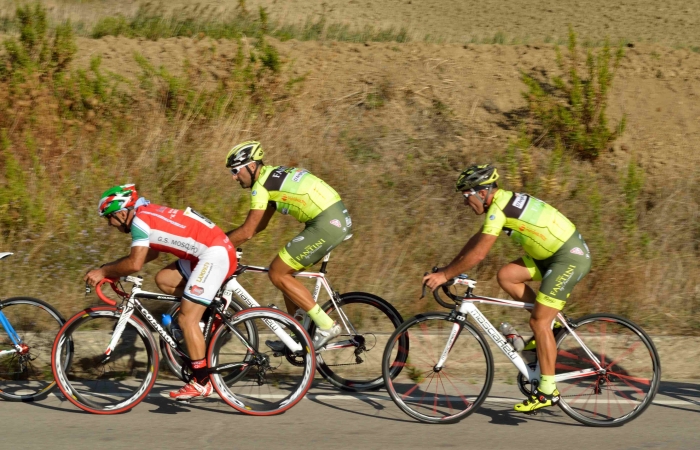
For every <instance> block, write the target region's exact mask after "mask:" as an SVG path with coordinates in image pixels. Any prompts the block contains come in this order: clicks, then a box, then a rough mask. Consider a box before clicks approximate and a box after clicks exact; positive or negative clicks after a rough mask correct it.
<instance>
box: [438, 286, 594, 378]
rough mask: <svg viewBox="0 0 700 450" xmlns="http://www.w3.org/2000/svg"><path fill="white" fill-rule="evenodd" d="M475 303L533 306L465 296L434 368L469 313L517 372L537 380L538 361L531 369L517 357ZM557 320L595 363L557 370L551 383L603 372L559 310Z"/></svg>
mask: <svg viewBox="0 0 700 450" xmlns="http://www.w3.org/2000/svg"><path fill="white" fill-rule="evenodd" d="M455 284H460V285H465V286H468V287H469V288H470V289H473V288H474V287H475V286H476V281H475V280H466V279H460V278H457V279H456V280H455ZM476 303H483V304H485V305H497V306H504V307H508V308H521V309H527V310H531V309H532V308H534V305H533V304H531V303H523V302H518V301H515V300H504V299H500V298H491V297H481V296H470V297H465V298H464V300H463V301H462V303H461V304H460V305H459V306H458V307H457V308H456V309H455V311H456V313H457V321H458V322H455V323H454V325H453V326H452V331H451V332H450V336H449V338H448V339H447V344H446V345H445V349H444V350H443V352H442V355H441V356H440V359H439V360H438V363H437V364H436V365H435V368H436V369H438V370H439V369H441V368H442V367H443V366H444V365H445V362H446V361H447V358H448V356H449V353H450V350H451V349H452V346H453V344H454V341H455V339H457V336H458V334H459V331H460V329H461V325H460V324H459V322H464V321H466V320H467V316H468V315H469V316H472V317H473V318H474V320H475V321H476V323H477V324H479V326H480V327H481V329H482V330H484V333H486V336H488V337H489V339H491V341H492V342H493V343H494V344H496V346H497V347H498V348H499V349H500V350H501V351H502V352H503V354H504V355H506V356H507V357H508V359H509V360H510V362H511V363H513V365H514V366H515V367H517V368H518V370H519V371H520V373H522V374H523V376H525V377H527V379H528V380H530V381H534V380H539V378H540V364H539V361H538V362H537V365H536V366H535V368H534V369H532V368H530V367H529V366H528V365H527V363H526V362H525V360H524V359H523V358H522V356H520V354H519V353H518V352H517V351H516V350H515V348H513V346H512V345H511V344H510V343H509V342H508V341H507V340H506V338H505V336H503V335H502V334H501V333H500V332H499V331H498V330H497V329H496V328H495V327H494V326H493V325H492V324H491V322H490V321H489V320H488V319H487V318H486V317H485V316H484V315H483V314H482V313H481V311H479V309H478V308H477V307H476ZM557 320H559V322H560V323H561V324H562V326H563V327H565V328H566V329H567V330H568V331H569V333H571V336H573V337H574V339H576V341H577V342H578V343H579V345H581V348H582V349H583V350H584V351H585V352H586V354H587V355H588V357H589V358H590V359H591V361H592V362H593V364H594V365H595V367H596V369H584V370H577V371H573V372H567V373H560V374H558V375H555V382H558V381H564V380H571V379H574V378H584V377H589V376H595V375H598V374H600V373H604V372H605V368H604V367H603V366H602V364H601V362H600V360H599V359H598V358H597V357H596V356H595V355H594V354H593V352H591V351H590V350H589V348H588V347H587V346H586V344H584V343H583V341H582V340H581V338H580V337H579V336H578V335H577V334H576V332H575V331H574V330H573V329H572V328H571V327H570V326H569V324H568V323H567V320H566V318H565V317H564V315H563V314H562V313H561V312H559V313H558V314H557Z"/></svg>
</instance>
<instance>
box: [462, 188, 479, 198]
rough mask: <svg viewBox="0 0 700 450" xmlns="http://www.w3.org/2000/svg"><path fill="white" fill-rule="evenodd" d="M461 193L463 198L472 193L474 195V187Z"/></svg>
mask: <svg viewBox="0 0 700 450" xmlns="http://www.w3.org/2000/svg"><path fill="white" fill-rule="evenodd" d="M462 195H463V196H464V198H469V197H471V196H472V195H476V191H475V190H474V189H471V190H470V191H468V192H462Z"/></svg>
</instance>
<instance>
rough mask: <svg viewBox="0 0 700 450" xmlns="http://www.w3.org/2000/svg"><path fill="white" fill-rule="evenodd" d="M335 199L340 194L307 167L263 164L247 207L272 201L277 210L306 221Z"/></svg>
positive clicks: (338, 198) (265, 207)
mask: <svg viewBox="0 0 700 450" xmlns="http://www.w3.org/2000/svg"><path fill="white" fill-rule="evenodd" d="M339 201H340V195H338V193H337V192H336V191H335V190H334V189H333V188H332V187H330V186H329V185H328V184H326V183H325V182H324V181H323V180H321V179H320V178H318V177H316V176H314V175H312V174H311V173H310V172H309V171H308V170H305V169H298V168H295V167H284V166H263V168H262V169H261V170H260V176H259V177H258V180H257V181H256V182H255V184H253V188H252V192H251V205H250V209H258V210H260V209H267V207H268V206H269V205H270V204H272V205H273V206H274V207H275V209H276V210H277V212H279V213H282V214H289V215H290V216H292V217H294V218H296V219H297V220H298V221H299V222H302V223H306V222H308V221H310V220H312V219H314V218H315V217H316V216H318V215H319V214H320V213H321V212H323V211H324V210H326V209H328V208H329V207H330V206H331V205H334V204H335V203H338V202H339Z"/></svg>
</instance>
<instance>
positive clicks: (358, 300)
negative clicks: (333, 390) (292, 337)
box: [309, 292, 409, 392]
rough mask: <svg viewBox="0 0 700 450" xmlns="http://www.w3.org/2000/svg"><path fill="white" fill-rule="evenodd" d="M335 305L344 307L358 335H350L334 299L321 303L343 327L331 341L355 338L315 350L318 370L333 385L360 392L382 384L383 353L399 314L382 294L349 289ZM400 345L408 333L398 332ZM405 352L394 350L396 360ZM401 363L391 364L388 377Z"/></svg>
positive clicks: (379, 386)
mask: <svg viewBox="0 0 700 450" xmlns="http://www.w3.org/2000/svg"><path fill="white" fill-rule="evenodd" d="M338 306H339V307H340V309H341V310H342V311H343V313H344V314H345V316H346V317H347V319H348V320H349V322H350V324H352V327H353V328H354V329H355V331H357V336H349V335H348V334H347V331H346V330H345V327H344V326H343V321H342V320H341V317H340V315H339V314H338V311H337V310H336V308H335V305H334V304H333V302H331V301H329V302H327V303H326V304H325V305H323V310H324V311H325V312H326V313H327V314H328V315H329V316H330V317H331V319H333V320H335V321H336V322H338V323H339V324H341V326H342V327H343V332H342V333H341V334H340V336H338V337H336V338H334V339H332V340H331V341H330V344H331V345H332V344H333V343H338V342H343V341H346V342H348V341H351V340H353V341H355V343H354V345H348V346H347V347H345V348H337V349H331V350H326V351H317V352H316V368H317V370H318V372H319V373H320V374H321V375H322V376H323V378H325V379H326V380H328V382H329V383H331V384H332V385H333V386H335V387H337V388H339V389H342V390H344V391H349V392H362V391H370V390H374V389H379V388H381V387H383V386H384V379H383V377H382V354H383V352H384V348H385V347H386V344H387V342H389V336H391V335H392V334H393V333H394V331H396V328H398V327H399V326H400V325H401V323H402V322H403V318H402V317H401V314H399V312H398V311H397V310H396V308H394V307H393V306H392V305H391V304H390V303H389V302H387V301H386V300H384V299H383V298H381V297H378V296H376V295H373V294H368V293H365V292H348V293H345V294H341V295H340V302H339V303H338ZM315 330H316V325H315V324H314V323H313V322H312V325H311V326H310V327H309V334H310V335H311V336H313V335H314V332H315ZM400 344H401V346H402V347H403V348H406V349H407V348H408V345H409V342H408V336H407V335H404V336H401V343H400ZM405 356H406V353H397V355H396V358H397V359H396V361H395V362H397V363H403V362H405V359H402V358H404V357H405ZM402 368H403V364H393V365H392V369H391V372H392V373H391V377H392V378H394V377H395V376H397V375H398V374H399V372H401V370H402Z"/></svg>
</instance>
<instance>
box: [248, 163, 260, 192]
mask: <svg viewBox="0 0 700 450" xmlns="http://www.w3.org/2000/svg"><path fill="white" fill-rule="evenodd" d="M254 162H255V169H253V171H252V172H251V170H250V164H248V165H246V166H245V170H247V171H248V174H249V175H250V185H251V186H253V184H255V173H256V172H257V171H258V167H259V166H260V163H259V162H258V161H254Z"/></svg>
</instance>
